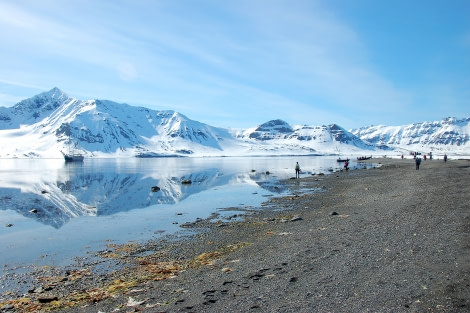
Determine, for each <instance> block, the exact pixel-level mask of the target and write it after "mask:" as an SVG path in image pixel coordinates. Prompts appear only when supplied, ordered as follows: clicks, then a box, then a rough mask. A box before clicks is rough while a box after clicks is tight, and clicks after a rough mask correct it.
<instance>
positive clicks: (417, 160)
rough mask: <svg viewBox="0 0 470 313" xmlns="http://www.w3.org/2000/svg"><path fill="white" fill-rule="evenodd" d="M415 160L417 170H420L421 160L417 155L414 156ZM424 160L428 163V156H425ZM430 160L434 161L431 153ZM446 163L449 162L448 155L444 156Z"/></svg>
mask: <svg viewBox="0 0 470 313" xmlns="http://www.w3.org/2000/svg"><path fill="white" fill-rule="evenodd" d="M401 158H402V159H403V155H402V156H401ZM414 159H415V164H416V169H417V170H419V166H420V164H421V158H420V157H418V155H417V154H414ZM423 159H424V160H425V161H426V155H423ZM429 159H431V160H432V154H431V153H430V154H429ZM444 162H447V154H444Z"/></svg>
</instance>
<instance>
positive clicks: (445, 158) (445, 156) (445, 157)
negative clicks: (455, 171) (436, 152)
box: [444, 154, 447, 162]
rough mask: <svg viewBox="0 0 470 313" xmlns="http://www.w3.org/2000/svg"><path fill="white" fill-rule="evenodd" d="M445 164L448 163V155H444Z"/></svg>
mask: <svg viewBox="0 0 470 313" xmlns="http://www.w3.org/2000/svg"><path fill="white" fill-rule="evenodd" d="M444 162H447V154H444Z"/></svg>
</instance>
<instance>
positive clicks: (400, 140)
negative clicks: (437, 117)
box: [351, 117, 470, 155]
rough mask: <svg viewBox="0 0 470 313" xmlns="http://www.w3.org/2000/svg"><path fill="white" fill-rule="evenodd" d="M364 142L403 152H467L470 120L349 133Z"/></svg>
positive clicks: (369, 128)
mask: <svg viewBox="0 0 470 313" xmlns="http://www.w3.org/2000/svg"><path fill="white" fill-rule="evenodd" d="M351 132H352V133H353V134H354V135H356V136H357V137H359V138H361V139H362V140H363V141H366V142H369V143H371V144H373V145H376V146H388V147H392V148H394V149H397V150H404V151H423V150H424V151H426V152H428V150H429V151H435V152H437V153H440V152H441V153H452V154H465V155H468V154H469V152H470V118H463V119H456V118H450V117H448V118H445V119H443V120H442V121H435V122H422V123H415V124H411V125H403V126H384V125H381V126H369V127H362V128H359V129H355V130H351Z"/></svg>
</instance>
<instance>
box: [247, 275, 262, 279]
mask: <svg viewBox="0 0 470 313" xmlns="http://www.w3.org/2000/svg"><path fill="white" fill-rule="evenodd" d="M262 277H264V275H263V274H254V275H251V276H250V279H253V280H259V279H260V278H262Z"/></svg>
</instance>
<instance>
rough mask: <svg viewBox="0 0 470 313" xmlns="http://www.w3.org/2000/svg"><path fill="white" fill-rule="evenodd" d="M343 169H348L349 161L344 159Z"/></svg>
mask: <svg viewBox="0 0 470 313" xmlns="http://www.w3.org/2000/svg"><path fill="white" fill-rule="evenodd" d="M344 169H345V170H346V171H347V170H349V161H348V160H346V162H344Z"/></svg>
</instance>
